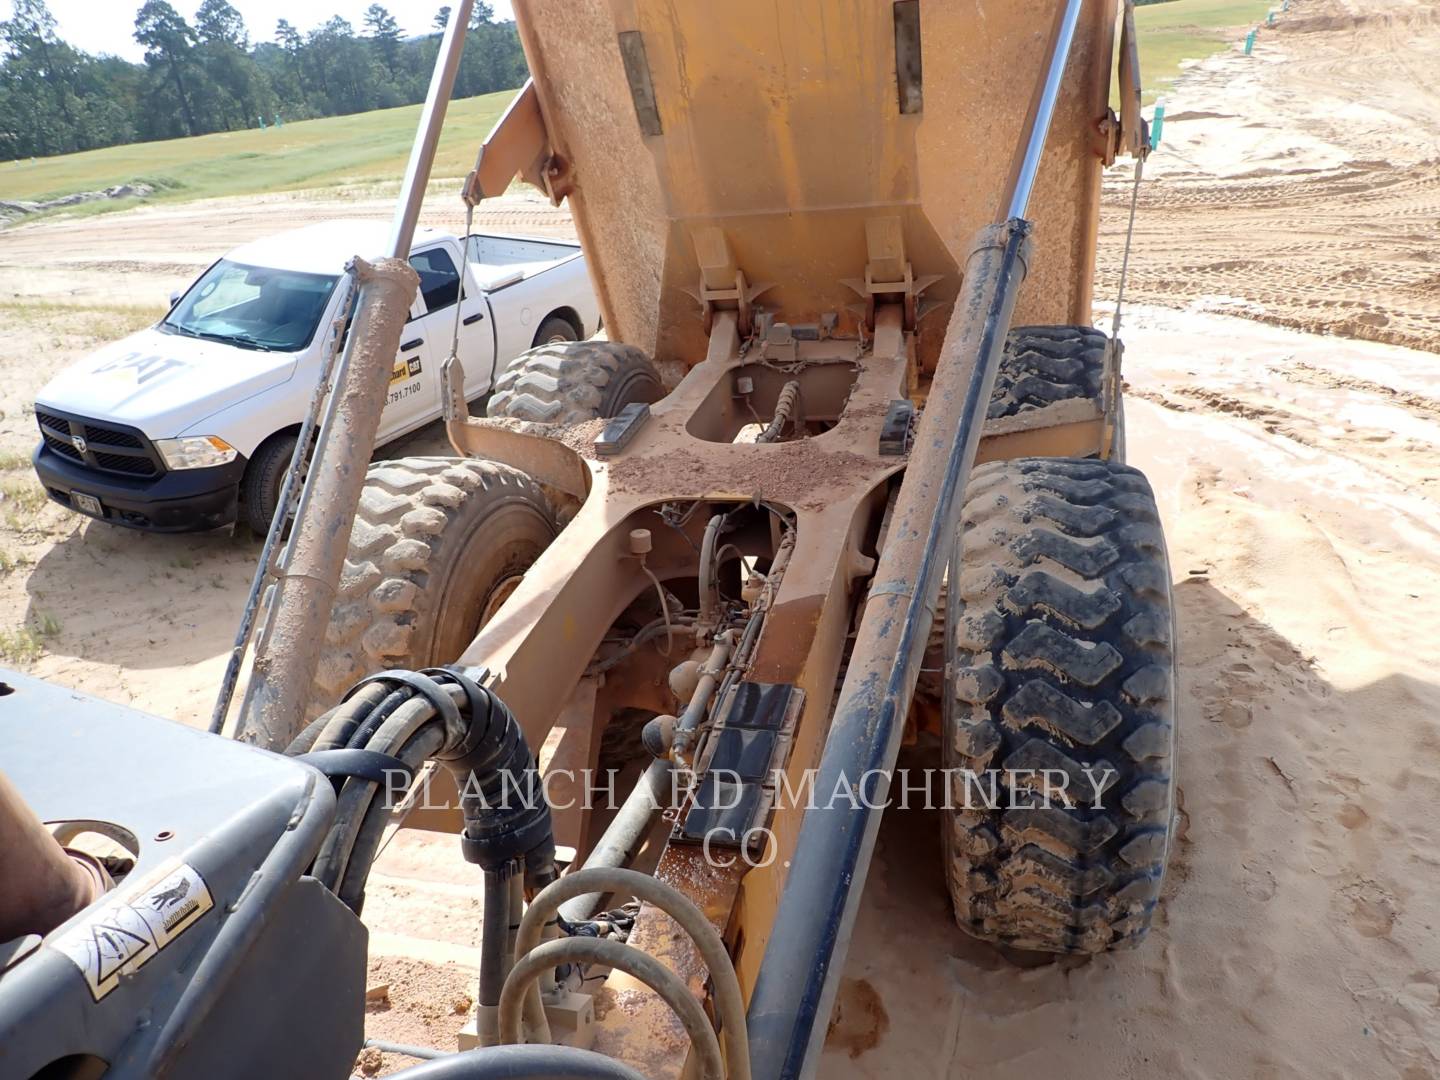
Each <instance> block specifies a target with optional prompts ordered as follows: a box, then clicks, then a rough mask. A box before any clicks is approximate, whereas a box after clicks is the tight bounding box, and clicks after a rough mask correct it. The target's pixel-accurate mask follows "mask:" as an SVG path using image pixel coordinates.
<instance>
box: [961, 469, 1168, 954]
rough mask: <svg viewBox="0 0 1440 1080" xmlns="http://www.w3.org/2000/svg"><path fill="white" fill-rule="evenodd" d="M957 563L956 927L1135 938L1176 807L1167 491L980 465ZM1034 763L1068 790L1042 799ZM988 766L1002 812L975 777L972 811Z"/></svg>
mask: <svg viewBox="0 0 1440 1080" xmlns="http://www.w3.org/2000/svg"><path fill="white" fill-rule="evenodd" d="M959 555H960V571H959V581H958V585H957V587H956V588H955V589H954V590H953V591H952V593H951V599H950V610H949V613H948V614H949V616H950V618H949V619H948V620H947V623H948V625H947V629H946V639H947V640H946V649H947V655H948V656H949V658H950V662H949V665H948V668H949V673H948V677H947V680H946V689H947V693H946V699H945V703H944V705H945V754H946V766H947V768H949V769H952V770H957V771H956V772H952V773H951V774H950V775H951V796H952V803H953V804H954V807H953V808H952V809H949V810H947V811H946V831H945V862H946V868H947V872H948V877H949V886H950V895H951V898H952V899H953V901H954V905H955V917H956V920H957V921H958V922H959V924H960V926H961V928H963V929H964V930H966V931H968V932H969V933H971V934H973V935H974V936H976V937H979V938H983V939H985V940H988V941H992V942H997V943H1001V944H1004V945H1008V946H1011V947H1014V948H1019V949H1027V950H1037V951H1044V952H1058V953H1098V952H1103V951H1106V950H1109V949H1114V948H1121V947H1126V946H1130V945H1134V944H1136V943H1138V942H1139V940H1140V939H1141V938H1143V937H1144V935H1145V933H1146V931H1147V930H1148V928H1149V926H1150V920H1151V917H1152V915H1153V913H1154V910H1155V905H1156V902H1157V900H1158V898H1159V895H1160V884H1161V877H1162V874H1163V872H1164V868H1165V860H1166V855H1167V853H1168V851H1169V845H1170V834H1171V828H1172V814H1173V809H1172V808H1173V802H1174V782H1173V778H1174V774H1173V771H1172V763H1173V756H1174V723H1175V662H1174V654H1173V644H1172V642H1173V639H1174V630H1173V622H1172V617H1171V600H1170V573H1169V566H1168V563H1167V561H1166V555H1165V541H1164V536H1163V535H1162V533H1161V528H1160V521H1159V516H1158V514H1157V513H1156V509H1155V499H1154V495H1153V494H1152V493H1151V490H1150V485H1149V484H1148V483H1147V482H1146V480H1145V477H1144V476H1142V475H1141V474H1140V473H1139V472H1138V471H1137V470H1135V469H1132V468H1128V467H1127V466H1124V465H1120V464H1117V463H1114V462H1101V461H1092V460H1086V459H1071V458H1020V459H1017V460H1014V461H1007V462H996V463H993V464H989V465H982V466H980V467H979V468H977V469H976V470H975V472H974V475H973V477H972V479H971V483H970V487H969V490H968V492H967V495H966V503H965V509H964V516H963V524H962V532H961V539H960V551H959ZM1030 769H1035V770H1040V769H1052V770H1059V772H1058V773H1056V774H1054V776H1053V782H1054V783H1055V784H1056V786H1058V784H1059V781H1060V775H1061V774H1063V775H1064V778H1065V784H1066V789H1065V796H1066V797H1065V798H1060V797H1058V796H1057V797H1056V798H1053V799H1052V800H1051V801H1050V805H1049V806H1048V807H1047V806H1044V805H1043V804H1042V800H1041V798H1040V793H1039V792H1038V791H1034V790H1033V788H1031V787H1029V786H1027V784H1026V778H1025V776H1024V772H1023V771H1024V770H1030ZM986 770H1000V773H999V774H998V779H997V782H996V783H997V786H996V790H997V792H998V796H999V797H998V799H997V800H995V802H996V803H998V805H994V806H992V805H987V803H988V802H989V801H990V800H989V799H988V798H987V796H988V791H986V790H985V789H984V788H976V787H973V786H972V787H971V788H970V789H969V792H968V794H969V804H970V808H966V795H967V792H966V790H965V786H966V785H965V781H964V779H963V777H964V776H965V775H966V772H967V771H971V772H973V773H975V774H978V775H981V776H984V775H987V774H986ZM1087 770H1088V772H1087ZM1091 777H1093V778H1094V783H1095V784H1098V785H1099V787H1100V789H1101V791H1100V795H1099V797H1098V798H1097V797H1096V796H1095V794H1094V786H1092V781H1091ZM1015 804H1018V806H1017V807H1016V808H1010V807H1011V806H1012V805H1015Z"/></svg>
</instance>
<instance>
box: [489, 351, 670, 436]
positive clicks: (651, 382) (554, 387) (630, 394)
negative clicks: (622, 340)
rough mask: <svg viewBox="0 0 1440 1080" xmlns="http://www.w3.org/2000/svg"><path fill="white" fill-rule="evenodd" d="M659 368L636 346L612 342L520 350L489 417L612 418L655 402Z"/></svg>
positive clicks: (499, 384) (500, 382) (659, 393)
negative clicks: (637, 403)
mask: <svg viewBox="0 0 1440 1080" xmlns="http://www.w3.org/2000/svg"><path fill="white" fill-rule="evenodd" d="M664 394H665V387H664V385H663V384H662V383H661V381H660V373H659V372H657V371H656V370H655V365H654V364H652V363H651V362H650V358H649V357H647V356H646V355H645V354H644V353H643V352H641V351H640V350H639V349H637V348H635V347H634V346H632V345H621V344H618V343H617V342H613V341H570V342H557V343H554V344H550V345H541V346H539V347H538V348H534V349H531V350H529V351H528V352H524V353H521V354H520V355H519V356H518V357H516V358H515V361H514V362H513V363H512V364H511V365H510V367H508V368H507V369H506V370H505V372H504V374H502V375H501V376H500V378H498V379H496V380H495V392H494V393H493V394H491V395H490V402H489V404H488V405H487V406H486V407H485V411H486V414H487V415H488V416H505V417H510V418H511V419H513V420H534V421H537V422H540V423H545V424H582V423H584V422H585V421H587V420H594V419H596V418H597V417H606V418H608V417H611V416H615V415H616V414H617V413H619V412H620V410H621V409H623V408H624V407H625V406H626V405H629V404H630V403H631V402H634V401H644V402H652V401H659V400H660V398H661V397H663V396H664Z"/></svg>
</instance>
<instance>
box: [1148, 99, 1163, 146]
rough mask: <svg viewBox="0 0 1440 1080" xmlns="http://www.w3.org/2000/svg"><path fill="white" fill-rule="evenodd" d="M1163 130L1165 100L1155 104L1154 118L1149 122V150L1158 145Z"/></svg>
mask: <svg viewBox="0 0 1440 1080" xmlns="http://www.w3.org/2000/svg"><path fill="white" fill-rule="evenodd" d="M1164 130H1165V99H1164V98H1161V99H1160V100H1159V101H1157V102H1155V116H1154V117H1153V118H1152V119H1151V121H1150V149H1151V150H1154V149H1156V148H1157V147H1159V145H1160V135H1161V134H1162V133H1163V132H1164Z"/></svg>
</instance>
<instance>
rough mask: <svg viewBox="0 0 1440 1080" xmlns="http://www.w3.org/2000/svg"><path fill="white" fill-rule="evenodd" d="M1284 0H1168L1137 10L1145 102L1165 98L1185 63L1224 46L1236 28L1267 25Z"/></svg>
mask: <svg viewBox="0 0 1440 1080" xmlns="http://www.w3.org/2000/svg"><path fill="white" fill-rule="evenodd" d="M1279 6H1280V0H1170V2H1169V3H1165V4H1147V5H1146V6H1145V7H1139V8H1136V9H1135V29H1136V30H1137V32H1138V33H1139V34H1140V71H1141V77H1142V78H1143V79H1144V80H1145V103H1146V104H1147V105H1148V104H1150V103H1151V102H1153V101H1154V100H1155V99H1156V98H1157V97H1159V96H1160V95H1161V94H1163V93H1164V92H1165V91H1166V89H1168V88H1169V86H1170V84H1171V83H1173V82H1174V81H1175V80H1176V79H1177V78H1178V77H1179V75H1180V64H1181V61H1184V60H1203V59H1204V58H1205V57H1207V56H1211V55H1213V54H1215V53H1217V52H1219V51H1220V50H1221V49H1223V48H1225V47H1226V44H1227V43H1228V42H1231V41H1233V40H1234V38H1235V34H1234V33H1233V31H1235V29H1236V28H1238V27H1249V26H1254V25H1256V24H1257V23H1262V22H1264V21H1265V13H1266V12H1268V11H1269V10H1270V9H1271V8H1278V7H1279Z"/></svg>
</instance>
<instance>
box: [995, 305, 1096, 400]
mask: <svg viewBox="0 0 1440 1080" xmlns="http://www.w3.org/2000/svg"><path fill="white" fill-rule="evenodd" d="M1108 340H1109V339H1108V338H1107V337H1106V336H1105V334H1104V333H1102V332H1101V331H1099V330H1096V329H1093V328H1092V327H1089V326H1017V327H1015V328H1014V329H1013V330H1011V331H1010V336H1009V337H1008V338H1006V340H1005V354H1004V356H1003V357H1002V358H1001V360H1000V370H999V371H998V372H997V373H996V375H995V389H994V391H992V392H991V394H990V409H989V412H988V413H987V414H986V416H987V418H988V419H990V420H999V419H1001V418H1003V417H1007V416H1017V415H1019V414H1020V413H1022V412H1030V411H1032V410H1034V409H1043V408H1046V407H1047V406H1050V405H1054V404H1055V403H1056V402H1059V401H1069V400H1071V399H1073V398H1081V399H1085V398H1088V399H1090V400H1092V401H1094V402H1095V403H1096V405H1097V407H1098V406H1099V404H1100V402H1101V391H1102V386H1103V382H1102V378H1103V375H1104V371H1105V343H1106V342H1107V341H1108Z"/></svg>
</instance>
